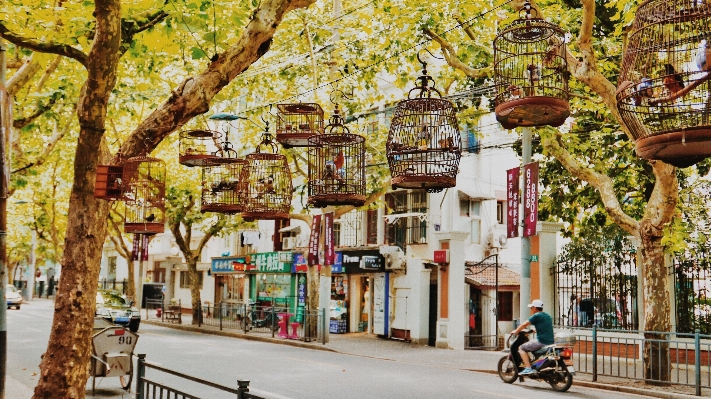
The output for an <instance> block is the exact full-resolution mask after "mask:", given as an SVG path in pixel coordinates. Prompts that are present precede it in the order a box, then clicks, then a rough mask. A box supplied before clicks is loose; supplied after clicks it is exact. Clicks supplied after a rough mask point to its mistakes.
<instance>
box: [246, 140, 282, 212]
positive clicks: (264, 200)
mask: <svg viewBox="0 0 711 399" xmlns="http://www.w3.org/2000/svg"><path fill="white" fill-rule="evenodd" d="M246 161H247V162H246V164H245V165H244V166H243V168H242V172H241V176H240V182H241V183H242V185H243V186H242V187H243V190H244V195H245V202H244V211H243V212H242V218H243V219H244V220H247V221H251V220H280V219H288V218H289V212H290V210H291V197H292V191H293V189H292V182H291V171H290V170H289V163H288V161H287V159H286V156H284V155H281V154H278V153H272V154H269V153H261V152H255V153H252V154H249V155H247V157H246Z"/></svg>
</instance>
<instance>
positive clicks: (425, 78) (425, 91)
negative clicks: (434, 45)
mask: <svg viewBox="0 0 711 399" xmlns="http://www.w3.org/2000/svg"><path fill="white" fill-rule="evenodd" d="M422 50H425V51H427V52H428V53H429V54H430V55H431V56H432V57H434V58H437V59H442V58H439V57H436V56H435V55H434V54H432V53H431V52H430V50H428V49H427V48H423V49H421V50H420V51H418V52H417V61H419V62H420V64H422V75H420V76H418V77H417V80H418V81H419V84H418V85H416V86H415V87H414V88H413V89H411V90H410V91H409V92H408V94H407V96H408V98H411V97H410V94H411V93H412V92H413V91H419V97H420V98H423V97H432V92H435V93H437V95H438V96H440V97H442V93H440V91H439V90H437V89H436V88H435V87H434V85H435V81H434V79H432V77H431V76H430V75H429V74H428V73H427V62H426V61H424V60H423V59H422V58H421V57H420V52H421V51H422ZM429 82H432V86H431V87H430V86H429Z"/></svg>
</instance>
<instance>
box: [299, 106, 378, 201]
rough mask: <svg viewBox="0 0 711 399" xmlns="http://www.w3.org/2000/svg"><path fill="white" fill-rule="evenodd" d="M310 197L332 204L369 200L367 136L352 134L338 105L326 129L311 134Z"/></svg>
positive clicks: (310, 198)
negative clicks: (367, 194)
mask: <svg viewBox="0 0 711 399" xmlns="http://www.w3.org/2000/svg"><path fill="white" fill-rule="evenodd" d="M308 174H309V200H308V203H309V204H311V205H313V206H315V207H317V208H323V207H325V206H329V205H352V206H355V207H359V206H363V204H365V138H364V137H363V136H360V135H357V134H351V132H350V130H348V128H347V127H346V126H345V125H344V120H343V117H341V115H340V114H339V110H338V105H336V109H335V111H334V114H333V116H332V117H331V119H330V120H329V123H328V125H326V128H325V133H324V134H319V135H316V136H312V137H310V138H309V172H308Z"/></svg>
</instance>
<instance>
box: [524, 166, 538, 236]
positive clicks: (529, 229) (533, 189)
mask: <svg viewBox="0 0 711 399" xmlns="http://www.w3.org/2000/svg"><path fill="white" fill-rule="evenodd" d="M536 225H538V162H532V163H529V164H526V165H524V166H523V236H524V237H529V236H535V235H536V233H537V232H536Z"/></svg>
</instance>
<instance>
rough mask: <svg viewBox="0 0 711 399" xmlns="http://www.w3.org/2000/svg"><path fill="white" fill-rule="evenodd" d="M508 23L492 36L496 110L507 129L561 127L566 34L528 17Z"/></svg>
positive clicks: (565, 114)
mask: <svg viewBox="0 0 711 399" xmlns="http://www.w3.org/2000/svg"><path fill="white" fill-rule="evenodd" d="M520 11H523V12H525V17H523V18H518V19H517V20H515V21H513V22H512V23H511V24H509V25H507V26H506V27H504V28H503V29H502V31H501V32H500V33H499V34H498V35H497V36H496V38H495V39H494V85H495V87H496V97H495V98H494V105H495V108H494V112H495V113H496V120H498V121H499V122H500V123H501V125H502V126H503V127H504V128H506V129H513V128H516V127H533V126H546V125H549V126H556V127H557V126H560V125H562V124H563V123H564V122H565V120H566V119H567V118H568V116H570V105H569V104H568V72H567V68H568V63H567V61H566V57H565V54H566V48H565V33H564V32H563V30H561V29H560V28H559V27H557V26H556V25H553V24H551V23H550V22H547V21H545V20H543V19H541V18H538V17H536V16H533V17H532V16H531V11H534V12H535V9H532V8H531V4H530V3H529V2H528V1H526V3H525V5H524V7H523V8H522V9H521V10H520Z"/></svg>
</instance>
